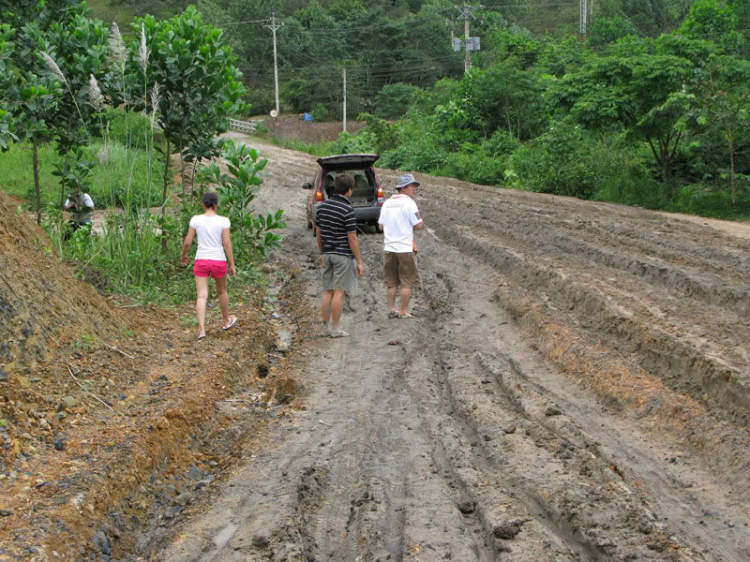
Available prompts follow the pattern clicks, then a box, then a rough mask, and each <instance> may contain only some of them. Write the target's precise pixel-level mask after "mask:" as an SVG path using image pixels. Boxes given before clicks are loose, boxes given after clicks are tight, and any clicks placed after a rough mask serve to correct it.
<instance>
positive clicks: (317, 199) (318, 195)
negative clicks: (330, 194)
mask: <svg viewBox="0 0 750 562" xmlns="http://www.w3.org/2000/svg"><path fill="white" fill-rule="evenodd" d="M322 200H323V193H322V192H321V191H320V190H319V189H318V190H317V191H316V192H315V202H316V203H320V202H321V201H322Z"/></svg>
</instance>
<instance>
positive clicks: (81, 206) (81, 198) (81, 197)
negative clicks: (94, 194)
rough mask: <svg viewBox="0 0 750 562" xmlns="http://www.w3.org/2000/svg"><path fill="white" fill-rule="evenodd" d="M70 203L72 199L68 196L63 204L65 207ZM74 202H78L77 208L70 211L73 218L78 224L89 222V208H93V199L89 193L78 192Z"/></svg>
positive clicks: (91, 219)
mask: <svg viewBox="0 0 750 562" xmlns="http://www.w3.org/2000/svg"><path fill="white" fill-rule="evenodd" d="M71 203H73V200H71V198H70V197H68V198H67V199H66V200H65V206H66V207H67V206H68V205H70V204H71ZM76 203H77V204H78V209H76V210H73V211H71V212H72V213H73V219H74V220H75V221H76V222H77V223H78V224H89V223H91V222H93V218H92V216H91V209H93V208H94V200H93V199H92V198H91V195H89V194H88V193H79V194H78V198H77V201H76ZM86 207H88V208H86Z"/></svg>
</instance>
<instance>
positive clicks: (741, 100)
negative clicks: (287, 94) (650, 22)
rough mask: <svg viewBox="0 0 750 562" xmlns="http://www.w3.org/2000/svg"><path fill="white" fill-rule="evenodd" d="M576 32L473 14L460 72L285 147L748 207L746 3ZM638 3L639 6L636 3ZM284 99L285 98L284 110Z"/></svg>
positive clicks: (710, 2) (692, 7)
mask: <svg viewBox="0 0 750 562" xmlns="http://www.w3.org/2000/svg"><path fill="white" fill-rule="evenodd" d="M615 4H617V3H616V2H611V3H605V4H604V6H603V7H602V8H601V11H600V12H599V13H598V15H597V16H596V17H595V18H594V23H593V26H592V28H591V30H590V33H589V35H588V37H587V39H586V40H585V41H581V40H580V39H579V38H576V37H571V36H570V34H569V33H568V34H567V36H566V35H565V34H558V35H557V36H555V35H547V36H545V37H541V36H538V35H535V34H533V33H532V32H530V31H529V30H528V29H526V28H522V27H520V26H518V25H516V24H514V23H512V22H510V21H508V20H506V19H505V18H503V17H502V16H501V15H500V14H489V13H488V14H486V18H485V22H484V23H483V24H482V26H481V29H482V31H481V33H482V51H481V52H480V53H478V54H475V55H474V67H473V69H472V70H471V71H469V72H468V73H466V74H463V73H462V74H460V75H457V76H448V77H445V78H442V79H440V80H437V81H436V82H434V83H427V84H424V83H421V84H419V83H416V84H415V83H412V84H407V83H397V84H389V85H386V86H384V87H382V88H381V89H380V90H379V91H378V92H377V93H376V94H375V95H373V96H372V97H370V98H369V102H368V103H369V105H367V104H364V103H363V104H360V107H361V108H366V109H368V111H363V112H360V113H359V115H358V117H357V119H358V120H359V121H364V122H366V123H367V127H365V128H364V129H362V130H361V131H360V132H359V133H358V134H357V135H356V136H351V135H349V134H347V133H342V134H341V137H340V138H339V139H338V140H337V141H334V142H323V143H318V144H307V145H306V144H305V143H299V142H296V141H289V140H286V141H281V140H279V141H278V142H281V143H282V144H283V145H284V146H286V147H288V148H293V149H297V150H304V151H307V152H310V153H313V154H331V153H334V152H358V151H375V152H378V153H379V154H380V155H381V158H380V161H379V163H378V165H380V166H382V167H385V168H398V169H402V170H408V171H419V172H424V173H429V174H432V175H442V176H448V177H454V178H457V179H461V180H465V181H469V182H474V183H479V184H485V185H495V186H502V187H510V188H516V189H522V190H529V191H536V192H541V193H552V194H557V195H567V196H573V197H578V198H582V199H593V200H600V201H611V202H617V203H623V204H627V205H635V206H642V207H646V208H650V209H658V210H667V211H675V212H685V213H692V214H698V215H704V216H712V217H718V218H726V219H747V218H750V133H749V132H748V131H750V129H749V128H748V125H749V124H750V86H748V84H750V60H749V59H750V48H748V45H749V44H750V42H748V40H747V38H748V34H750V10H748V9H747V7H746V5H745V4H744V3H741V2H723V1H720V0H699V1H696V2H687V3H684V5H683V6H682V10H681V11H676V12H675V11H672V12H669V11H668V10H666V7H667V6H668V5H670V3H669V2H662V4H663V5H664V7H665V13H672V14H678V15H679V17H678V16H677V15H675V17H674V18H672V19H671V20H670V23H669V24H667V23H665V24H664V26H661V27H652V28H651V29H650V32H649V34H646V33H643V32H642V31H641V30H639V28H638V27H636V25H635V21H637V18H634V17H631V18H629V17H627V16H626V15H623V14H624V12H623V14H620V15H616V14H615V12H614V11H612V10H609V13H610V14H614V15H612V17H606V16H605V14H607V13H608V8H607V7H608V6H609V7H612V6H613V5H615ZM644 9H645V8H644ZM295 109H296V108H295Z"/></svg>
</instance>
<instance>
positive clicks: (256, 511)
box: [143, 140, 750, 562]
mask: <svg viewBox="0 0 750 562" xmlns="http://www.w3.org/2000/svg"><path fill="white" fill-rule="evenodd" d="M249 142H250V143H251V144H253V145H254V146H258V147H259V148H261V150H262V151H263V152H264V155H265V156H266V157H268V158H269V166H268V168H267V169H268V170H269V171H270V173H271V176H270V177H269V178H267V180H266V183H265V184H264V185H265V186H267V187H271V189H268V190H266V191H265V194H264V199H263V201H262V205H265V206H268V207H269V208H273V207H277V206H281V207H283V208H284V209H285V210H286V212H287V222H288V224H289V225H290V230H289V231H288V232H287V240H286V243H285V250H284V253H285V255H286V256H287V257H288V258H289V259H292V260H296V261H297V262H298V263H300V264H303V265H306V268H307V269H306V270H305V272H304V275H303V276H304V278H305V279H306V281H307V282H308V287H309V289H308V298H309V305H310V306H311V307H312V306H314V305H315V304H316V302H317V295H318V288H317V276H318V270H317V269H316V255H317V252H316V248H315V243H314V240H313V238H312V236H311V235H310V232H309V231H307V230H306V229H305V222H306V221H305V219H304V197H305V195H306V192H305V191H303V190H302V189H301V188H300V186H301V184H302V183H303V182H304V181H308V180H309V178H310V177H311V176H312V173H313V171H314V169H315V164H314V158H313V157H310V156H306V155H302V154H298V153H294V152H291V151H286V150H282V149H279V148H276V147H273V146H269V145H263V144H262V143H259V142H257V141H254V140H250V141H249ZM396 175H397V173H395V172H391V171H386V170H383V171H381V176H382V178H383V179H384V182H385V185H388V186H393V185H394V184H395V176H396ZM419 179H420V180H421V181H422V185H421V186H420V188H419V190H418V194H417V198H418V204H419V206H420V209H421V211H422V214H423V216H424V218H425V221H426V224H427V225H428V227H429V229H428V230H427V231H424V232H423V234H421V235H420V237H419V239H418V241H417V243H418V245H419V259H420V269H421V273H422V281H423V288H422V290H421V291H420V292H419V294H418V296H417V297H416V300H415V308H416V310H417V312H418V313H419V317H418V318H416V319H413V320H389V319H387V317H386V314H385V310H386V306H385V294H384V290H383V287H382V284H381V281H380V263H381V257H380V256H381V244H382V241H381V237H380V235H377V234H372V233H368V234H363V235H362V236H361V237H360V240H361V242H360V244H361V246H362V248H363V254H364V257H365V266H366V274H365V277H364V278H363V279H362V280H361V282H360V290H359V292H358V293H357V294H355V295H353V296H352V298H351V299H349V303H348V306H347V312H346V315H345V328H346V329H347V330H348V331H349V332H350V333H351V337H349V338H345V339H338V340H330V339H327V338H316V337H315V335H316V334H315V332H312V333H310V334H309V336H310V340H309V341H308V342H307V343H306V345H308V346H309V348H310V350H311V351H312V352H313V353H312V355H311V358H310V360H309V363H307V364H301V365H299V371H298V373H297V374H296V378H297V379H298V380H299V381H300V382H301V384H302V388H303V395H304V404H305V405H306V406H307V410H304V411H298V412H295V413H294V414H293V415H290V416H288V417H284V418H283V419H282V420H280V421H279V422H278V423H276V424H274V425H273V427H271V428H269V433H268V436H267V441H266V446H265V447H262V448H261V449H259V450H257V451H256V456H255V457H254V458H252V459H250V460H248V461H247V462H246V463H244V465H240V466H239V467H238V468H237V469H236V470H235V472H234V473H233V475H232V476H231V477H230V478H229V479H228V481H227V484H226V485H225V486H224V487H223V488H222V489H221V490H219V491H218V495H217V497H216V499H215V500H214V501H213V503H212V504H211V505H207V506H206V508H205V509H204V510H202V512H201V513H200V514H199V515H198V516H197V517H196V518H193V519H192V520H190V521H188V522H185V523H182V524H181V525H180V526H179V532H177V533H175V535H174V536H173V538H172V540H171V541H166V542H164V543H160V544H158V545H156V546H155V547H154V549H153V550H151V551H150V552H148V553H144V554H143V556H144V559H158V560H163V561H175V562H176V561H187V560H206V561H208V560H212V561H229V560H232V561H233V560H243V561H253V560H258V561H260V560H274V561H282V560H286V561H290V562H291V561H305V562H310V561H317V562H322V561H331V562H334V561H353V560H361V561H365V560H370V561H376V560H379V561H385V560H399V561H416V560H422V561H433V560H458V561H461V562H464V561H466V562H471V561H481V562H484V561H490V560H512V561H535V562H536V561H553V560H554V561H564V560H597V561H598V560H685V561H687V560H693V561H696V560H706V561H741V560H747V559H748V558H749V557H750V529H749V528H748V524H750V514H749V513H748V506H750V503H748V497H747V496H748V489H750V488H748V474H749V472H748V460H749V459H750V449H749V448H748V445H750V435H749V434H748V405H749V402H748V399H749V398H750V394H748V377H749V376H750V369H749V366H750V357H749V356H748V353H749V352H748V347H747V342H748V341H750V321H749V319H748V317H749V316H750V309H748V304H747V303H748V301H747V296H748V288H749V287H750V242H748V239H747V238H746V237H740V236H733V235H731V234H730V233H728V232H725V231H723V230H719V229H714V228H712V227H710V226H708V225H704V224H701V223H694V222H690V221H688V220H682V219H680V218H677V217H671V216H664V215H660V214H656V213H650V212H647V211H643V210H638V209H631V208H625V207H620V206H615V205H606V204H598V203H591V202H582V201H577V200H571V199H565V198H556V197H547V196H541V195H536V194H528V193H518V192H511V191H506V190H497V189H490V188H484V187H480V186H473V185H469V184H464V183H461V182H457V181H455V180H450V179H446V178H431V177H426V176H421V177H419ZM738 227H740V228H742V227H741V225H738Z"/></svg>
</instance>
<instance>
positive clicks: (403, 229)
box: [378, 174, 424, 318]
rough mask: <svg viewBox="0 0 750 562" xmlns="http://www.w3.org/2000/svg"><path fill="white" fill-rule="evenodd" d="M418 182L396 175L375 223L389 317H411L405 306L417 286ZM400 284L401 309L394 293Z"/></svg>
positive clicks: (419, 226)
mask: <svg viewBox="0 0 750 562" xmlns="http://www.w3.org/2000/svg"><path fill="white" fill-rule="evenodd" d="M418 186H419V182H418V181H417V180H415V179H414V176H413V175H411V174H405V175H403V176H399V178H398V183H397V184H396V191H397V193H396V194H395V195H392V196H391V197H390V198H389V199H388V200H387V201H386V202H385V203H383V208H382V209H381V210H380V219H378V224H379V225H380V229H381V230H382V231H383V241H384V245H383V280H384V281H385V287H386V294H387V296H388V318H411V317H412V315H411V314H409V312H408V311H407V308H408V307H409V300H410V299H411V295H412V291H413V289H414V287H419V286H420V284H421V281H420V279H419V271H418V270H417V259H416V251H415V247H414V231H415V230H422V229H423V228H424V221H422V217H420V216H419V209H418V208H417V204H416V202H415V201H414V198H415V196H416V194H417V187H418ZM399 286H400V287H401V308H400V309H396V294H397V293H398V288H399Z"/></svg>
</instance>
